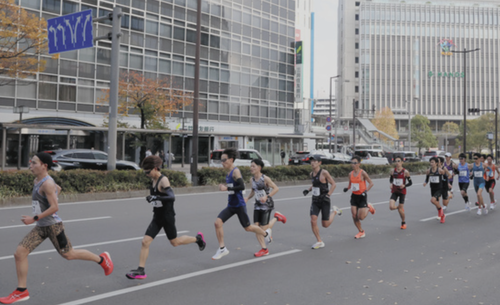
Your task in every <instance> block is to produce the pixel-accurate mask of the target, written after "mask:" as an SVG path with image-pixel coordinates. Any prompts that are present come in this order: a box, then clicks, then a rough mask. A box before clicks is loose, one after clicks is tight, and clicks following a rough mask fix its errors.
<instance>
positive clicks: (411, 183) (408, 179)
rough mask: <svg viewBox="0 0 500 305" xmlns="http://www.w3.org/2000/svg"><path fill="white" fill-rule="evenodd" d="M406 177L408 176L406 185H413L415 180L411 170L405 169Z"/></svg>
mask: <svg viewBox="0 0 500 305" xmlns="http://www.w3.org/2000/svg"><path fill="white" fill-rule="evenodd" d="M405 177H406V184H405V187H409V186H412V185H413V181H411V177H410V172H409V171H407V170H405Z"/></svg>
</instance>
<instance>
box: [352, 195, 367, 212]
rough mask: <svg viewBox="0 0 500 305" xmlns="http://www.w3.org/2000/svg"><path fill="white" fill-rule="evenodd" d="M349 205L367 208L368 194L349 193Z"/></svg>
mask: <svg viewBox="0 0 500 305" xmlns="http://www.w3.org/2000/svg"><path fill="white" fill-rule="evenodd" d="M351 206H355V207H358V208H367V207H368V195H367V194H366V193H365V194H362V195H356V194H351Z"/></svg>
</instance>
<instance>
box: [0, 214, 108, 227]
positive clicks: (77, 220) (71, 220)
mask: <svg viewBox="0 0 500 305" xmlns="http://www.w3.org/2000/svg"><path fill="white" fill-rule="evenodd" d="M108 218H111V216H103V217H94V218H81V219H70V220H64V221H63V222H64V223H68V222H80V221H91V220H101V219H108ZM28 226H30V227H34V226H35V224H31V225H28ZM20 227H26V225H14V226H5V227H0V230H2V229H11V228H20Z"/></svg>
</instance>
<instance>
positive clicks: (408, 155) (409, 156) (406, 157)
mask: <svg viewBox="0 0 500 305" xmlns="http://www.w3.org/2000/svg"><path fill="white" fill-rule="evenodd" d="M398 153H401V154H400V156H401V158H403V162H420V158H419V157H418V156H417V153H416V152H414V151H401V152H398Z"/></svg>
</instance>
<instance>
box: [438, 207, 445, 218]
mask: <svg viewBox="0 0 500 305" xmlns="http://www.w3.org/2000/svg"><path fill="white" fill-rule="evenodd" d="M443 215H444V212H443V209H442V208H441V210H438V217H439V218H441V216H443Z"/></svg>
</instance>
